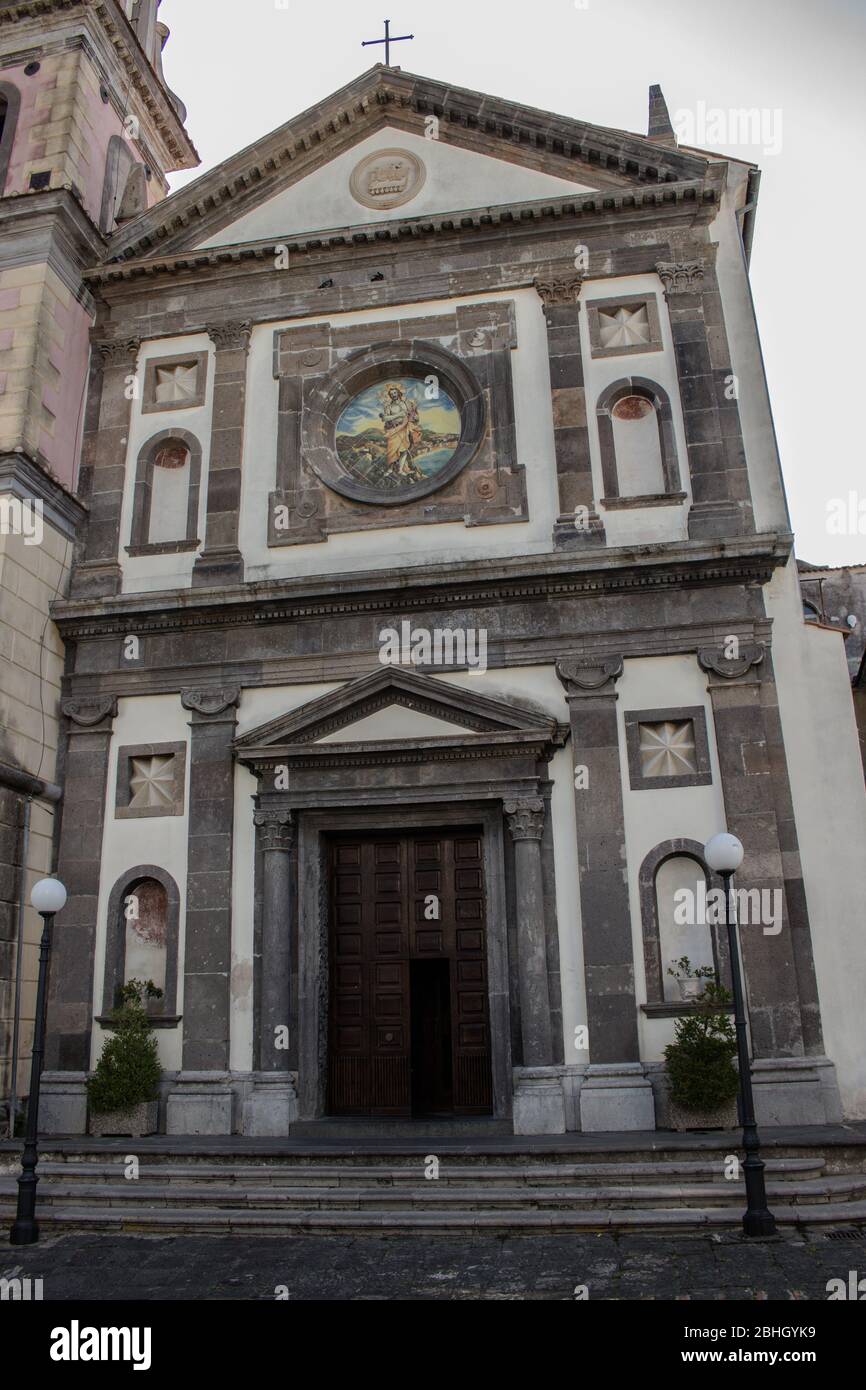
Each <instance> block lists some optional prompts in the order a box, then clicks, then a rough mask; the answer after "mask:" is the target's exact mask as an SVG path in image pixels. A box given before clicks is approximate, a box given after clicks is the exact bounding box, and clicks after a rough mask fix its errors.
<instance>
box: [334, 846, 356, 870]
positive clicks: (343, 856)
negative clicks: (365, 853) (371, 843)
mask: <svg viewBox="0 0 866 1390" xmlns="http://www.w3.org/2000/svg"><path fill="white" fill-rule="evenodd" d="M337 864H338V866H339V867H340V868H341V869H342V868H355V869H357V868H359V867H360V864H361V846H360V845H338V846H337Z"/></svg>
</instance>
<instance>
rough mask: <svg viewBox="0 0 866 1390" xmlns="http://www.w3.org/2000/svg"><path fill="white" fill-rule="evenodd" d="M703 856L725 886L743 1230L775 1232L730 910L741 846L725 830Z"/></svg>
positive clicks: (764, 1233) (748, 1232)
mask: <svg viewBox="0 0 866 1390" xmlns="http://www.w3.org/2000/svg"><path fill="white" fill-rule="evenodd" d="M704 859H705V860H706V863H707V865H708V866H709V868H711V869H712V870H713V871H714V872H715V873H717V874H719V875H720V877H721V879H722V881H723V883H724V885H725V924H726V926H727V928H728V954H729V955H730V958H731V985H732V987H733V992H734V1023H735V1024H736V1029H737V1062H738V1064H739V1071H740V1118H741V1120H742V1124H743V1148H744V1149H745V1151H746V1157H745V1160H744V1162H743V1171H744V1173H745V1176H746V1211H745V1215H744V1216H743V1230H744V1231H745V1233H746V1235H747V1236H772V1235H775V1234H776V1218H775V1216H774V1215H773V1213H772V1212H771V1211H770V1210H769V1209H768V1207H767V1192H766V1188H765V1186H764V1162H763V1159H762V1158H761V1141H760V1139H759V1138H758V1126H757V1124H756V1123H755V1102H754V1099H753V1096H752V1070H751V1063H750V1060H749V1044H748V1041H747V1039H746V1009H745V1004H744V1001H743V979H742V975H741V973H740V952H739V945H738V941H737V924H736V921H735V917H734V914H733V913H732V912H731V879H732V878H733V876H734V874H735V873H736V871H737V869H738V868H739V867H740V865H741V864H742V862H743V846H742V845H741V844H740V841H739V840H738V839H737V837H736V836H735V835H728V834H727V833H726V832H724V833H722V834H721V835H714V836H713V838H712V839H711V840H710V841H709V843H708V844H706V845H705V846H704Z"/></svg>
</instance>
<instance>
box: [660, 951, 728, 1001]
mask: <svg viewBox="0 0 866 1390" xmlns="http://www.w3.org/2000/svg"><path fill="white" fill-rule="evenodd" d="M672 965H673V969H671V968H670V967H669V968H668V974H669V975H672V976H673V978H674V979H675V980H676V982H677V984H678V985H679V988H680V998H681V999H682V1000H684V1001H685V1002H686V1003H690V1002H692V1001H693V1000H695V999H697V998H698V997H699V996H700V994H701V993H702V991H703V989H704V987H705V986H704V981H705V980H715V978H716V972H715V970H714V969H713V967H712V966H711V965H699V966H698V968H697V970H692V963H691V961H690V960H689V958H688V956H680V958H679V960H675V961H673V962H672Z"/></svg>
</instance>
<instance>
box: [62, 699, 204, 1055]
mask: <svg viewBox="0 0 866 1390" xmlns="http://www.w3.org/2000/svg"><path fill="white" fill-rule="evenodd" d="M181 742H185V743H186V744H187V750H188V748H189V715H188V713H187V712H186V711H185V710H184V708H183V706H182V705H181V703H180V696H179V695H155V696H135V697H133V698H128V699H120V700H118V709H117V718H116V719H115V721H114V732H113V735H112V739H111V751H110V758H109V764H108V784H107V787H106V805H105V826H104V829H103V835H102V872H101V875H100V883H99V901H98V906H97V917H96V956H95V969H94V980H93V1012H94V1014H101V1013H102V1002H103V1000H102V985H103V976H104V973H105V949H106V940H107V932H108V900H109V897H110V895H111V890H112V888H113V887H114V885H115V883H116V882H117V880H118V879H119V878H120V877H121V875H122V874H126V873H127V872H128V871H129V870H130V869H134V868H135V867H136V866H137V865H138V864H155V865H157V866H158V867H159V868H161V869H164V870H165V871H166V873H169V874H171V876H172V878H173V879H174V881H175V883H176V884H177V887H178V891H179V893H180V932H179V938H178V981H177V1012H178V1013H179V1014H181V1015H182V1014H183V959H184V942H185V936H186V871H187V835H188V824H189V819H188V817H189V775H190V765H189V752H188V751H187V765H186V787H185V790H184V813H183V815H182V816H144V817H140V818H133V819H131V820H117V819H116V818H115V813H114V812H115V807H114V802H115V793H116V788H117V754H118V749H119V748H121V747H126V746H129V745H131V744H139V743H181ZM73 814H74V811H73ZM182 1026H183V1025H182V1023H181V1024H179V1025H178V1026H177V1027H176V1028H158V1029H157V1030H156V1038H157V1043H158V1046H159V1056H160V1061H161V1063H162V1066H163V1068H164V1069H165V1070H167V1071H177V1070H179V1069H180V1063H181V1044H182V1032H181V1030H182ZM108 1036H109V1034H107V1033H106V1032H105V1030H104V1029H103V1028H101V1027H100V1026H99V1025H98V1024H97V1025H94V1031H93V1048H92V1059H91V1064H92V1065H95V1064H96V1061H97V1060H98V1057H99V1054H100V1052H101V1051H102V1043H103V1041H104V1039H105V1038H106V1037H108Z"/></svg>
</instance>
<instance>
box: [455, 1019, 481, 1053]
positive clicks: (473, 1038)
mask: <svg viewBox="0 0 866 1390" xmlns="http://www.w3.org/2000/svg"><path fill="white" fill-rule="evenodd" d="M458 1037H459V1039H460V1046H461V1047H484V1046H485V1044H486V1042H487V1027H486V1025H485V1024H484V1023H461V1024H460V1027H459V1029H458Z"/></svg>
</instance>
